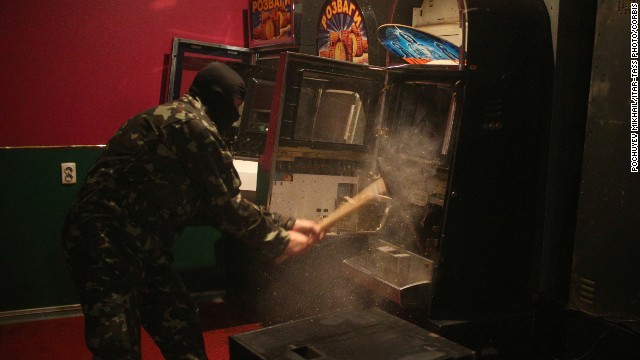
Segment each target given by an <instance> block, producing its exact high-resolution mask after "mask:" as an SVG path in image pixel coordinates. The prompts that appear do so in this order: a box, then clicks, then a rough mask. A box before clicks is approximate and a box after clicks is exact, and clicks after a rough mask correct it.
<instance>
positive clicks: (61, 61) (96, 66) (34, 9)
mask: <svg viewBox="0 0 640 360" xmlns="http://www.w3.org/2000/svg"><path fill="white" fill-rule="evenodd" d="M247 7H248V2H247V1H242V0H227V1H219V0H188V1H178V0H145V1H140V0H109V1H71V0H59V1H50V0H22V1H12V2H11V5H8V6H3V9H2V11H1V12H0V39H2V42H1V44H2V51H1V52H0V54H2V59H1V60H0V79H1V81H2V86H1V87H0V89H1V90H0V91H2V92H1V93H0V95H1V96H0V109H1V110H0V114H1V115H0V147H2V146H50V145H97V144H104V143H105V142H106V141H107V140H108V139H109V137H110V136H111V134H112V133H113V132H114V131H115V130H116V129H117V128H118V127H119V126H120V125H121V124H122V123H123V122H124V121H125V120H126V119H128V118H129V117H131V116H132V115H135V114H136V113H138V112H140V111H142V110H145V109H147V108H149V107H152V106H155V105H157V104H158V103H159V101H160V99H161V90H162V89H163V79H164V78H166V71H167V69H166V68H165V67H164V65H165V64H164V63H165V58H166V57H167V55H168V54H170V53H171V46H172V40H173V38H174V37H180V38H186V39H191V40H198V41H206V42H212V43H218V44H225V45H233V46H243V45H244V40H243V39H244V35H243V25H242V24H243V19H242V10H243V9H246V8H247Z"/></svg>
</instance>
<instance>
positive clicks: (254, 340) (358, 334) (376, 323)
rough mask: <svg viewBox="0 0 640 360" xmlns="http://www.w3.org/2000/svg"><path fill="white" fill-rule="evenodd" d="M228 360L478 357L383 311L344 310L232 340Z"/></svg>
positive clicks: (257, 331) (258, 331) (252, 332)
mask: <svg viewBox="0 0 640 360" xmlns="http://www.w3.org/2000/svg"><path fill="white" fill-rule="evenodd" d="M229 354H230V357H229V358H230V360H254V359H261V360H266V359H273V360H275V359H283V360H284V359H290V360H294V359H298V360H299V359H317V360H329V359H367V360H376V359H379V360H393V359H406V360H410V359H416V360H417V359H420V360H436V359H437V360H447V359H475V353H474V352H473V351H471V350H469V349H467V348H465V347H463V346H461V345H458V344H456V343H454V342H452V341H449V340H447V339H445V338H442V337H440V336H438V335H436V334H434V333H431V332H429V331H427V330H425V329H423V328H421V327H419V326H417V325H414V324H411V323H409V322H407V321H404V320H402V319H400V318H398V317H396V316H393V315H390V314H388V313H386V312H384V311H382V310H379V309H368V310H343V311H338V312H333V313H329V314H324V315H319V316H315V317H311V318H308V319H302V320H297V321H292V322H289V323H284V324H279V325H275V326H271V327H267V328H264V329H259V330H255V331H251V332H247V333H243V334H238V335H234V336H231V337H230V338H229Z"/></svg>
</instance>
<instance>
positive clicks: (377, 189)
mask: <svg viewBox="0 0 640 360" xmlns="http://www.w3.org/2000/svg"><path fill="white" fill-rule="evenodd" d="M386 193H387V187H386V186H385V185H384V181H383V180H382V178H378V179H376V180H375V181H374V182H372V183H371V184H369V185H368V186H367V187H366V188H364V189H363V190H362V191H361V192H359V193H358V194H357V195H356V196H354V197H353V199H351V201H347V202H345V203H343V204H342V205H340V206H339V207H338V208H337V209H336V210H335V211H333V212H332V213H331V214H329V215H328V216H327V217H326V218H324V219H322V221H320V224H318V225H319V226H320V229H322V230H329V229H330V228H331V227H332V226H333V225H335V223H337V222H338V221H340V220H342V219H344V218H345V217H347V216H349V215H351V214H352V213H353V212H355V211H356V210H358V209H359V208H360V207H362V205H364V204H366V203H368V202H370V201H371V200H374V199H375V198H376V197H378V196H379V195H385V194H386Z"/></svg>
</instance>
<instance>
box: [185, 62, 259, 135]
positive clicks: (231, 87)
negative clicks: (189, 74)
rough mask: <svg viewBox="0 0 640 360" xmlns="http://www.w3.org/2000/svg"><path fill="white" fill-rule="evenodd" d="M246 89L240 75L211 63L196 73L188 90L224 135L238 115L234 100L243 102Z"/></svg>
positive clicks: (223, 66)
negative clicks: (198, 100)
mask: <svg viewBox="0 0 640 360" xmlns="http://www.w3.org/2000/svg"><path fill="white" fill-rule="evenodd" d="M245 94H246V88H245V84H244V80H242V77H241V76H240V74H238V73H237V72H235V71H234V70H233V69H232V68H230V67H229V66H228V65H226V64H223V63H220V62H213V63H211V64H209V65H207V66H205V67H204V68H203V69H202V70H200V71H199V72H198V74H197V75H196V77H195V78H194V79H193V83H191V87H190V88H189V95H191V96H193V97H197V98H198V99H200V101H201V102H202V104H203V105H204V106H205V108H206V109H207V114H208V115H209V117H210V118H211V120H212V121H213V122H214V123H215V124H216V126H217V127H218V129H219V130H220V131H221V132H222V133H223V134H224V135H226V134H229V133H230V132H231V128H232V125H233V123H235V122H236V121H237V120H238V118H239V117H240V114H239V113H238V110H237V109H236V107H235V106H234V104H233V102H234V100H235V99H242V100H244V97H245Z"/></svg>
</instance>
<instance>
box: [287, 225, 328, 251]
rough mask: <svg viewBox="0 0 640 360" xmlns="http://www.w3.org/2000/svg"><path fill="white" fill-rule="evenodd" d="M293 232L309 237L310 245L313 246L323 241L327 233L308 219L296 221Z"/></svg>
mask: <svg viewBox="0 0 640 360" xmlns="http://www.w3.org/2000/svg"><path fill="white" fill-rule="evenodd" d="M292 230H293V231H297V232H300V233H303V234H305V235H307V236H308V237H309V241H310V244H309V245H313V244H315V243H316V242H318V241H320V240H322V239H323V238H324V235H325V232H324V231H323V230H321V229H320V226H319V225H318V223H317V222H315V221H313V220H307V219H296V222H295V224H293V229H292Z"/></svg>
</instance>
